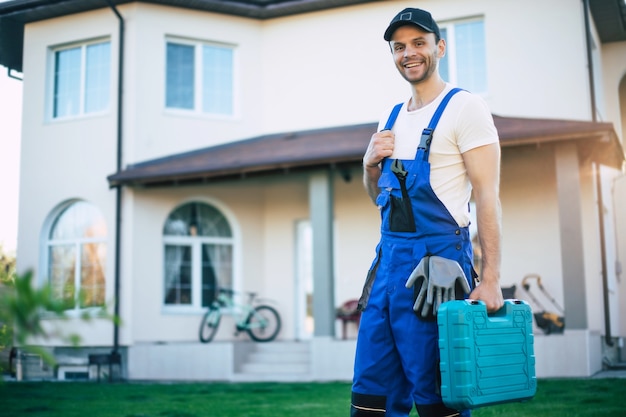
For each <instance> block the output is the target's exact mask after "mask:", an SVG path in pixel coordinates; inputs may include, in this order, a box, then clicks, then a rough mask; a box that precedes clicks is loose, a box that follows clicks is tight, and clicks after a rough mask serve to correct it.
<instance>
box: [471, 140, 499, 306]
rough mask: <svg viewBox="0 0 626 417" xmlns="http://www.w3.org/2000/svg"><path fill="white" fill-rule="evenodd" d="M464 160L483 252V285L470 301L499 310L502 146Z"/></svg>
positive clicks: (489, 147)
mask: <svg viewBox="0 0 626 417" xmlns="http://www.w3.org/2000/svg"><path fill="white" fill-rule="evenodd" d="M463 160H464V162H465V167H466V169H467V174H468V176H469V178H470V181H471V183H472V187H473V192H474V201H475V203H476V220H477V223H478V225H477V227H478V240H479V242H480V248H481V251H482V268H481V271H480V278H481V280H480V285H479V286H477V287H476V288H475V289H474V291H472V293H471V294H470V298H471V299H474V300H482V301H483V302H484V303H485V304H486V305H487V310H488V311H496V310H498V309H499V308H500V307H502V305H503V299H502V290H501V288H500V261H501V227H502V215H501V207H500V196H499V188H500V145H499V144H497V143H494V144H491V145H485V146H481V147H478V148H475V149H472V150H470V151H468V152H466V153H464V154H463Z"/></svg>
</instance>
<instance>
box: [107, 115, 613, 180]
mask: <svg viewBox="0 0 626 417" xmlns="http://www.w3.org/2000/svg"><path fill="white" fill-rule="evenodd" d="M494 121H495V124H496V127H497V129H498V132H499V134H500V143H501V146H502V147H503V148H513V147H516V146H529V145H531V146H545V145H548V144H554V143H557V142H567V141H570V142H571V141H573V142H575V143H577V145H578V147H579V152H580V154H581V158H590V159H591V160H593V161H597V162H599V163H601V164H603V165H608V166H612V167H616V168H618V169H619V168H621V167H622V163H623V162H624V151H623V149H622V146H621V144H620V142H619V140H618V138H617V135H616V134H615V131H614V130H613V125H612V124H611V123H596V122H581V121H569V120H550V119H524V118H511V117H501V116H494ZM376 126H377V125H376V124H375V123H370V124H362V125H355V126H344V127H336V128H329V129H320V130H310V131H300V132H286V133H279V134H273V135H266V136H260V137H256V138H252V139H247V140H242V141H238V142H231V143H227V144H224V145H218V146H213V147H209V148H204V149H198V150H195V151H191V152H187V153H182V154H177V155H172V156H168V157H165V158H159V159H154V160H150V161H146V162H142V163H138V164H134V165H130V166H128V167H127V168H126V169H125V170H122V171H120V172H118V173H116V174H113V175H110V176H109V177H108V181H109V185H110V186H112V187H113V186H116V185H130V186H170V185H177V184H193V183H203V182H209V181H211V182H213V181H220V180H226V179H237V178H249V177H252V176H259V175H269V174H277V173H291V172H296V171H302V170H310V169H316V168H324V167H328V166H334V167H339V168H341V167H342V166H345V165H354V164H360V162H361V160H362V158H363V154H364V152H365V149H366V147H367V144H368V142H369V139H370V137H371V135H372V133H373V132H374V131H375V130H376Z"/></svg>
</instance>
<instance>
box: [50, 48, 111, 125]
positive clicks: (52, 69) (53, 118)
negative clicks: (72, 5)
mask: <svg viewBox="0 0 626 417" xmlns="http://www.w3.org/2000/svg"><path fill="white" fill-rule="evenodd" d="M101 43H109V46H110V51H111V57H110V58H109V100H108V103H107V106H106V108H104V109H102V110H99V111H92V112H86V111H85V102H86V100H85V95H86V85H85V83H86V78H87V77H86V67H87V47H88V46H89V45H96V44H101ZM74 48H80V49H81V63H80V77H81V79H80V91H79V111H78V113H77V114H72V115H67V116H61V117H56V116H55V115H54V109H55V103H54V100H55V94H54V93H55V87H56V84H55V83H56V80H55V68H56V56H57V55H56V54H57V52H61V51H65V50H69V49H74ZM112 64H113V55H112V44H111V39H110V38H108V37H103V38H96V39H90V40H87V41H82V42H74V43H69V44H63V45H57V46H53V47H50V48H49V59H48V85H49V88H48V99H47V100H46V103H47V110H46V114H47V119H48V120H49V121H60V120H68V119H75V118H82V117H91V116H100V115H103V114H107V113H109V112H110V109H111V99H112V95H111V86H112V85H113V82H112V76H113V72H114V71H112V69H113V68H112V67H111V66H112Z"/></svg>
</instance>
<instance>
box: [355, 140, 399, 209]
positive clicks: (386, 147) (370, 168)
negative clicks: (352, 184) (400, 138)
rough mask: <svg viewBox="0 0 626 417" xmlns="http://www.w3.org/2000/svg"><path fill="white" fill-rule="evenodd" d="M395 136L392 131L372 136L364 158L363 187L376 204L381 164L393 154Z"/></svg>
mask: <svg viewBox="0 0 626 417" xmlns="http://www.w3.org/2000/svg"><path fill="white" fill-rule="evenodd" d="M394 140H395V136H394V134H393V132H392V131H390V130H383V131H382V132H377V133H374V134H373V135H372V138H371V139H370V143H369V145H368V146H367V151H365V156H363V185H364V186H365V190H366V191H367V194H368V195H369V196H370V199H371V200H372V201H373V202H374V203H376V197H377V196H378V193H379V192H380V190H379V189H378V178H380V162H381V161H382V160H383V159H384V158H387V157H389V156H391V154H392V153H393V145H394Z"/></svg>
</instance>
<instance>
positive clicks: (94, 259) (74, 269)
mask: <svg viewBox="0 0 626 417" xmlns="http://www.w3.org/2000/svg"><path fill="white" fill-rule="evenodd" d="M106 235H107V231H106V222H105V220H104V217H103V216H102V213H100V210H98V208H96V207H95V206H93V205H92V204H89V203H87V202H84V201H77V202H75V203H72V204H71V205H69V206H68V207H66V208H65V209H64V210H63V211H62V212H61V214H59V215H58V216H57V217H56V219H54V222H53V224H52V228H51V229H50V234H49V235H48V242H47V246H48V278H49V280H50V287H51V289H52V293H53V295H54V296H55V297H56V298H57V299H60V300H63V302H64V303H65V304H66V306H67V309H68V310H71V309H79V308H86V307H97V306H103V305H104V301H105V295H106V294H105V292H106V286H105V273H104V265H105V260H106Z"/></svg>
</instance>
